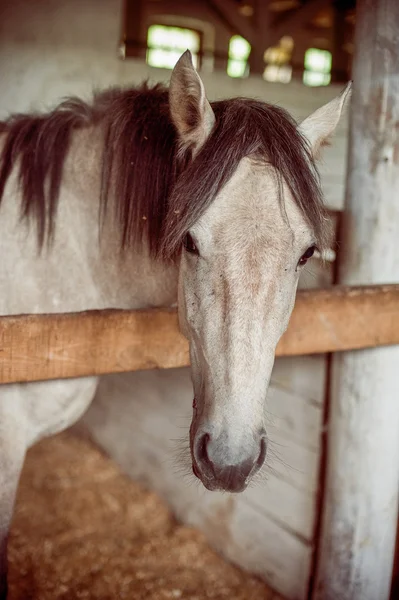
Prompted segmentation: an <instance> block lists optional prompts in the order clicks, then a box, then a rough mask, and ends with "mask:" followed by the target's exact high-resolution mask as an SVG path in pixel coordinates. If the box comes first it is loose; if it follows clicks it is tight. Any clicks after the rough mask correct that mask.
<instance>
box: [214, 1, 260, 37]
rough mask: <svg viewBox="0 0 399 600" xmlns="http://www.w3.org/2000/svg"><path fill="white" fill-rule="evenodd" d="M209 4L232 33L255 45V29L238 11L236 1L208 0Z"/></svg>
mask: <svg viewBox="0 0 399 600" xmlns="http://www.w3.org/2000/svg"><path fill="white" fill-rule="evenodd" d="M209 4H210V5H211V7H212V8H213V10H214V11H215V12H216V13H217V14H218V16H219V18H221V19H222V21H224V22H225V23H226V25H227V26H228V27H229V29H231V32H232V33H236V34H238V35H241V36H242V37H243V38H245V39H246V40H247V42H249V43H250V44H251V46H256V45H257V43H258V36H257V31H256V29H255V28H254V27H253V26H252V25H251V21H250V20H249V19H248V18H246V17H244V16H242V15H241V14H240V13H239V11H238V8H239V7H238V4H237V3H235V2H233V1H232V0H209Z"/></svg>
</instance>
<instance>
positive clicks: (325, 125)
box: [299, 82, 352, 159]
mask: <svg viewBox="0 0 399 600" xmlns="http://www.w3.org/2000/svg"><path fill="white" fill-rule="evenodd" d="M351 92H352V82H349V83H348V84H347V85H346V87H345V88H344V89H343V91H342V92H341V93H340V94H339V96H337V97H336V98H334V99H333V100H331V101H330V102H328V104H325V105H324V106H322V107H321V108H319V109H317V110H316V111H315V112H314V113H312V114H311V115H310V116H309V117H307V118H306V119H305V120H304V121H302V123H301V125H300V126H299V130H300V132H301V133H302V134H303V135H304V136H305V137H306V138H307V139H308V140H309V142H310V144H311V147H312V154H313V157H314V158H315V159H318V158H320V154H321V149H322V148H323V146H328V144H329V141H330V138H331V137H332V135H333V133H334V131H335V128H336V127H337V125H338V123H339V120H340V118H341V115H342V113H343V111H344V109H345V107H346V106H347V105H348V104H349V99H350V97H351Z"/></svg>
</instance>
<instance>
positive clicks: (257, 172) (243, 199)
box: [209, 158, 306, 238]
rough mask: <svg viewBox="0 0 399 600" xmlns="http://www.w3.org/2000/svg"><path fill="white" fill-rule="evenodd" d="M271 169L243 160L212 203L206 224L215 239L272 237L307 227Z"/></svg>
mask: <svg viewBox="0 0 399 600" xmlns="http://www.w3.org/2000/svg"><path fill="white" fill-rule="evenodd" d="M280 183H281V187H279V181H278V177H277V174H276V171H275V169H274V168H273V167H272V166H271V165H266V164H260V163H259V162H255V161H254V160H252V159H249V158H245V159H243V160H242V161H241V163H240V164H239V166H238V168H237V170H236V172H235V173H234V175H233V176H232V178H231V179H230V181H228V182H227V184H226V186H225V188H224V189H223V191H222V192H221V194H220V195H219V196H218V197H217V198H216V199H215V201H214V203H213V206H211V210H210V211H209V217H210V218H209V224H210V226H211V227H212V228H213V230H214V233H215V235H216V237H219V238H222V237H223V236H226V235H227V236H229V235H230V234H234V235H235V234H237V233H238V234H240V235H241V236H243V235H250V236H251V237H252V236H255V237H256V238H257V237H263V236H265V235H266V236H267V237H268V238H270V237H273V236H274V237H275V236H278V235H282V234H283V235H284V233H286V234H287V235H288V237H290V235H291V233H292V231H291V230H292V228H302V227H303V226H304V225H306V221H305V218H304V216H303V214H302V212H301V211H300V209H299V207H298V205H297V203H296V202H295V201H294V199H293V197H292V194H291V192H290V190H289V187H288V185H287V184H286V182H285V181H281V182H280Z"/></svg>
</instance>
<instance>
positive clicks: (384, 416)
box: [313, 0, 399, 600]
mask: <svg viewBox="0 0 399 600" xmlns="http://www.w3.org/2000/svg"><path fill="white" fill-rule="evenodd" d="M355 46H356V47H355V57H354V64H353V80H354V93H353V99H352V110H351V129H350V140H349V144H350V146H349V170H348V181H347V198H346V212H345V217H344V218H345V221H344V232H343V244H342V248H341V250H340V254H341V261H342V262H341V264H340V271H339V280H340V283H344V284H349V285H354V284H366V283H369V284H378V283H387V282H394V281H399V2H398V0H379V1H378V2H375V0H358V2H357V13H356V36H355ZM376 310H378V306H377V307H376ZM364 327H367V323H364ZM332 379H333V382H332V390H331V414H330V419H329V435H328V440H329V441H328V459H327V463H328V464H327V482H326V489H325V501H324V514H323V520H322V531H321V539H320V543H319V556H318V566H317V569H316V585H315V587H314V591H313V599H314V600H338V599H339V600H387V599H388V598H389V590H390V585H391V572H392V563H393V554H394V545H395V533H396V525H397V509H398V491H399V346H394V347H390V348H375V349H370V350H361V351H357V352H348V353H342V354H337V355H336V356H335V358H334V367H333V378H332Z"/></svg>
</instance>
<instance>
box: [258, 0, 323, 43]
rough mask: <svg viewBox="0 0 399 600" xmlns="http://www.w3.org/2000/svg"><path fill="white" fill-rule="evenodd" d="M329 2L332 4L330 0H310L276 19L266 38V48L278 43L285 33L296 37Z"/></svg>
mask: <svg viewBox="0 0 399 600" xmlns="http://www.w3.org/2000/svg"><path fill="white" fill-rule="evenodd" d="M327 4H330V1H329V0H308V1H307V2H306V3H305V4H303V5H302V6H301V7H299V8H296V9H294V10H292V11H290V12H289V13H288V14H287V15H285V16H282V17H279V18H278V19H276V20H275V21H274V22H273V24H272V26H271V27H270V29H269V32H268V39H267V40H265V42H266V46H265V48H268V47H270V46H274V45H275V44H277V43H278V41H279V40H280V39H281V38H282V37H283V35H291V36H293V37H295V35H296V34H297V32H298V31H299V30H300V29H301V28H303V27H304V26H305V25H307V23H309V21H311V20H312V19H313V17H315V16H316V14H317V13H318V12H319V11H320V10H321V9H322V8H324V7H325V6H326V5H327Z"/></svg>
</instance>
